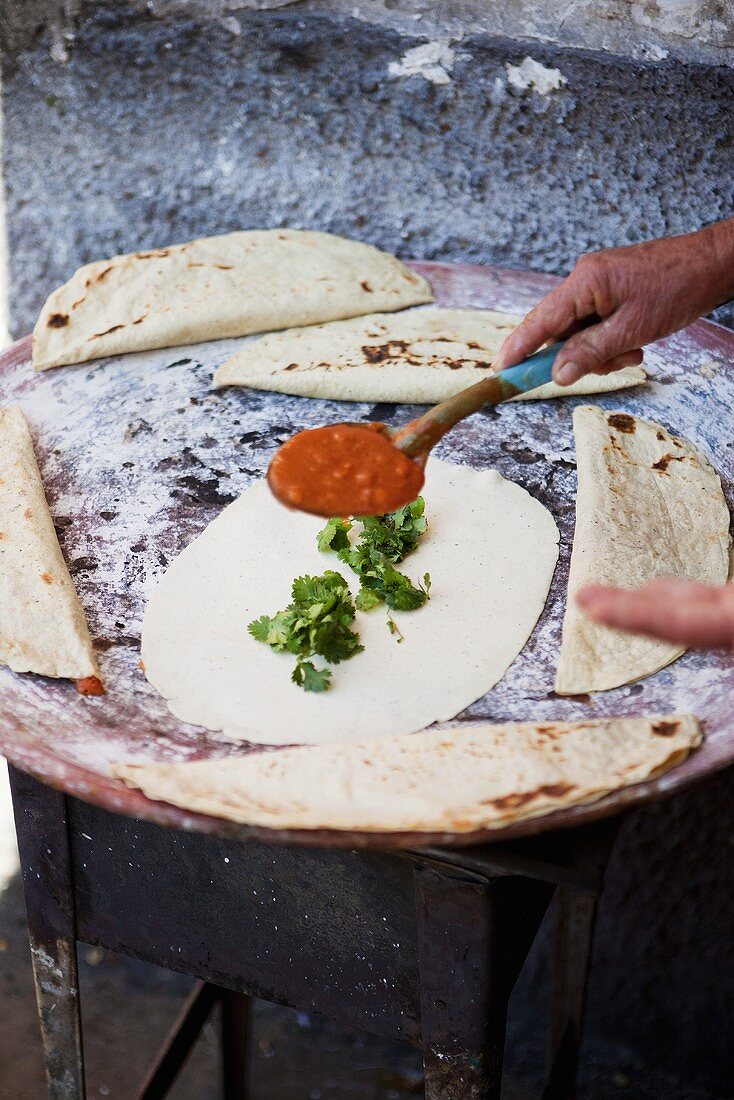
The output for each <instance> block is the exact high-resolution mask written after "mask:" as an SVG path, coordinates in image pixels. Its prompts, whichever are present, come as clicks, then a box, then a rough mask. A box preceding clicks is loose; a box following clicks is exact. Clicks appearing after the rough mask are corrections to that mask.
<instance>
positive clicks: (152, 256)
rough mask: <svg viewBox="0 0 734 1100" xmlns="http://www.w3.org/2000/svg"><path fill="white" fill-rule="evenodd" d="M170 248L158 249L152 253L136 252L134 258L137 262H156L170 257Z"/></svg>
mask: <svg viewBox="0 0 734 1100" xmlns="http://www.w3.org/2000/svg"><path fill="white" fill-rule="evenodd" d="M170 251H171V250H170V248H158V249H155V251H153V252H136V253H135V258H136V259H138V260H158V259H160V258H162V257H163V256H168V255H170Z"/></svg>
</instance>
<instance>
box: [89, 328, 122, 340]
mask: <svg viewBox="0 0 734 1100" xmlns="http://www.w3.org/2000/svg"><path fill="white" fill-rule="evenodd" d="M124 327H125V326H124V325H113V326H112V328H106V329H105V330H104V332H95V333H94V335H93V336H89V337H88V339H89V340H99V339H100V337H102V336H109V334H110V333H111V332H117V330H118V329H120V328H124Z"/></svg>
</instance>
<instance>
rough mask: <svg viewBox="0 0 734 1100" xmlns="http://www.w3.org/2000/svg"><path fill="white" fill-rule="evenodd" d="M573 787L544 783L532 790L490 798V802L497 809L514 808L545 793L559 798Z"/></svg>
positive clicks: (550, 796)
mask: <svg viewBox="0 0 734 1100" xmlns="http://www.w3.org/2000/svg"><path fill="white" fill-rule="evenodd" d="M573 789H574V788H573V786H572V785H571V784H570V783H546V784H544V785H543V786H542V787H538V788H537V790H534V791H524V792H523V793H522V794H521V793H520V792H518V793H517V794H506V795H504V796H503V797H502V798H492V799H490V804H491V805H492V806H494V807H496V809H498V810H515V809H517V808H518V807H519V806H525V805H527V803H528V802H534V801H535V799H536V798H540V797H541V795H547V796H548V797H549V798H560V797H561V795H564V794H568V793H569V791H572V790H573Z"/></svg>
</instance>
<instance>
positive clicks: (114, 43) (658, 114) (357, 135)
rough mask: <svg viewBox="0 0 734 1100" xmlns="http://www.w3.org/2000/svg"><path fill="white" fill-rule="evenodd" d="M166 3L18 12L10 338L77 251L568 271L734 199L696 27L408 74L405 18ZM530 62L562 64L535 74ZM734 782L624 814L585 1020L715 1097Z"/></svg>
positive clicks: (720, 94) (719, 212) (492, 49)
mask: <svg viewBox="0 0 734 1100" xmlns="http://www.w3.org/2000/svg"><path fill="white" fill-rule="evenodd" d="M171 6H173V7H174V8H175V9H177V10H175V11H174V12H173V13H172V14H169V15H161V17H160V18H156V17H154V16H153V15H151V14H150V12H146V11H144V10H142V5H136V4H126V3H118V4H112V3H110V4H103V3H100V4H89V5H81V11H80V13H79V17H78V20H77V22H76V23H75V25H74V26H75V38H74V41H73V43H72V42H70V41H69V40H67V39H64V38H63V35H62V37H61V38H59V37H58V35H59V34H60V33H61V32H60V31H59V27H60V26H61V24H58V26H57V30H56V38H55V39H54V38H53V36H51V35H50V34H49V33H48V32H46V31H43V30H41V31H40V32H39V33H35V32H36V26H35V24H34V26H33V27H29V25H28V24H27V23H26V24H25V25H24V27H23V28H21V29H22V30H23V34H20V32H19V31H18V26H19V24H18V22H17V20H16V21H15V22H14V23H12V25H11V20H10V14H12V13H11V8H13V7H15V8H16V15H17V5H12V4H7V3H6V4H5V7H4V8H3V3H2V0H0V14H2V12H3V11H5V15H6V19H5V24H4V31H5V52H4V57H3V62H4V111H5V118H4V123H5V165H4V168H5V183H6V190H7V200H8V230H9V243H10V265H11V279H12V282H11V287H12V326H13V328H14V331H15V333H16V334H21V333H23V332H25V331H27V330H28V329H29V328H30V327H31V326H32V323H33V321H34V319H35V315H36V313H37V310H38V308H39V306H40V304H41V302H42V301H43V299H44V297H45V295H46V293H47V292H48V291H49V290H50V289H51V288H52V287H53V286H54V285H56V284H57V283H59V282H60V281H62V280H64V279H65V278H66V277H67V276H68V275H69V274H70V273H71V271H72V270H73V269H74V268H75V267H76V266H77V265H78V264H80V263H82V262H85V261H87V260H91V259H95V258H98V257H100V256H103V255H107V254H109V253H111V252H117V251H127V250H129V249H133V248H136V247H139V246H140V247H148V246H152V245H156V244H165V243H169V242H171V241H181V240H186V239H187V238H189V237H191V236H194V235H198V234H204V233H214V232H221V231H226V230H228V229H234V228H243V227H248V226H275V225H281V224H288V225H292V226H300V227H309V228H319V229H327V230H332V231H335V232H338V233H344V234H346V235H349V236H354V237H358V238H362V239H365V240H369V241H372V242H373V243H375V244H378V245H380V246H382V247H385V248H388V249H391V250H394V251H396V252H398V253H399V254H401V255H404V256H409V257H415V258H440V259H453V260H471V261H478V262H488V263H500V264H504V265H508V266H514V267H519V268H538V269H543V270H548V271H555V272H564V271H567V270H568V269H569V268H570V266H571V265H572V263H573V261H574V258H575V257H576V256H577V255H579V254H580V253H583V252H585V251H588V250H589V249H593V248H599V247H603V246H606V245H612V244H620V243H625V242H629V241H635V240H639V239H642V238H645V237H651V236H655V235H660V234H664V233H671V232H679V231H685V230H689V229H694V228H696V227H698V226H701V225H703V224H705V223H707V222H710V221H712V220H714V219H717V218H720V217H723V216H726V215H730V214H732V213H734V151H733V146H734V110H733V108H734V70H733V69H732V68H731V67H729V57H728V55H727V52H726V50H725V49H723V48H722V47H721V46H720V44H717V43H716V42H714V43H713V44H711V43H708V42H707V41H705V39H706V35H705V34H703V33H702V45H705V46H706V47H707V49H708V50H709V53H708V54H707V62H709V63H707V64H706V65H703V64H700V63H699V62H698V60H697V59H696V58H697V57H698V54H697V52H696V51H695V50H691V49H689V50H688V52H686V49H684V48H683V47H682V46H681V45H680V41H678V40H676V42H675V43H673V46H671V45H670V42H668V47H669V48H668V47H666V49H668V56H667V57H665V58H664V59H663V60H661V61H659V62H653V61H650V60H644V57H643V56H642V54H644V52H645V51H642V52H641V51H640V50H636V51H635V50H634V49H633V48H632V47H631V46H625V48H624V49H623V48H622V46H620V45H619V43H618V44H617V47H615V51H614V52H610V51H609V50H608V49H607V50H606V51H604V52H599V53H596V54H593V53H584V52H582V51H580V50H577V49H570V48H560V47H559V46H547V45H546V46H542V45H540V44H539V42H538V41H536V40H533V38H532V36H528V35H527V34H526V35H525V37H524V39H523V40H522V41H518V40H512V39H509V38H504V39H499V38H496V37H494V36H490V35H489V34H487V33H484V32H481V31H475V32H472V33H470V34H466V35H464V36H462V37H461V38H460V39H459V40H457V39H454V40H453V41H451V40H450V34H449V33H448V32H446V33H445V35H444V37H443V38H442V39H441V42H440V45H439V46H438V47H435V60H434V63H433V68H429V71H428V72H427V73H426V74H425V75H421V74H420V73H418V74H416V75H400V74H401V73H405V72H406V71H408V70H409V69H410V67H411V60H412V61H413V63H415V55H413V56H412V58H411V55H409V56H408V57H407V58H406V54H408V51H409V50H411V48H413V47H415V46H417V45H420V44H421V41H422V39H421V38H417V37H416V38H411V37H409V36H406V34H405V33H404V32H405V29H406V26H408V24H407V23H406V21H405V17H404V13H403V16H401V19H400V20H399V21H398V22H399V24H400V25H399V26H398V24H397V22H396V26H395V27H391V26H388V25H382V24H374V25H371V24H368V23H366V22H365V21H363V20H355V19H352V18H350V17H348V16H347V15H345V14H343V13H342V12H341V11H339V10H323V9H324V8H325V7H329V5H320V6H319V5H316V6H317V7H320V8H321V9H322V10H311V7H313V5H306V6H301V5H299V6H296V7H287V8H284V9H282V10H278V11H267V12H255V11H239V10H238V11H237V12H236V14H233V9H236V8H239V7H240V5H236V4H234V5H221V4H220V5H212V6H213V7H214V8H216V9H217V11H216V13H215V14H216V17H215V18H207V17H206V16H205V15H201V14H200V12H199V13H197V12H196V11H194V8H195V5H168V7H171ZM449 6H450V5H449ZM165 7H166V5H164V4H161V3H159V4H158V5H157V10H158V11H159V12H162V11H163V9H164V8H165ZM182 7H183V8H184V9H185V10H184V11H183V12H182V11H181V10H180V9H181V8H182ZM199 7H200V8H201V5H199ZM331 7H333V8H339V7H340V5H331ZM381 7H382V5H381ZM385 7H387V5H385ZM704 7H705V5H704ZM724 7H727V6H726V5H725V6H724ZM154 8H156V5H154ZM699 8H701V6H700V5H699ZM192 13H193V14H192ZM40 22H42V20H40ZM384 22H385V21H384V20H383V23H384ZM419 23H420V21H415V25H416V28H418V26H419ZM628 29H629V28H628ZM11 30H12V32H13V35H14V36H15V37H13V35H11V34H10V31H11ZM439 30H440V28H439ZM526 30H527V28H526ZM436 33H438V32H436ZM556 37H558V36H556ZM59 43H61V45H59ZM602 44H603V43H602ZM623 45H624V44H623ZM52 46H53V47H54V48H55V50H56V54H57V56H60V55H61V54H62V53H63V51H64V49H65V48H68V60H67V61H66V62H64V63H59V62H57V61H52V60H50V58H49V49H50V48H51V47H52ZM673 47H675V48H673ZM709 47H710V49H709ZM662 48H663V47H660V49H662ZM711 51H713V54H712V52H711ZM649 52H650V50H649V48H647V53H648V54H649ZM699 52H700V51H699ZM625 53H626V54H627V56H621V55H622V54H625ZM658 54H659V51H658ZM714 54H715V56H716V58H717V59H719V60H720V61H721V62H722V63H721V64H711V63H710V61H711V57H712V56H713V55H714ZM528 55H530V56H531V57H532V58H533V59H534V60H535V61H536V62H538V63H539V64H540V65H542V66H543V67H544V69H546V70H548V69H550V70H557V75H556V74H554V73H553V72H551V73H550V75H549V74H548V73H547V72H545V73H543V71H542V70H538V69H537V68H536V69H535V70H533V72H534V73H535V75H536V76H537V79H538V81H539V82H540V83H539V84H536V85H535V86H534V85H533V84H532V82H529V77H527V76H524V75H523V73H525V72H526V71H527V70H521V72H520V74H519V75H518V74H517V72H516V71H515V68H513V67H517V66H519V65H520V63H521V62H522V61H523V59H524V58H525V57H526V56H528ZM654 56H657V55H654ZM543 82H545V83H546V84H548V83H550V84H551V85H553V84H555V85H557V87H555V88H551V89H550V90H546V89H544V88H543ZM523 85H524V86H523ZM541 92H543V94H541ZM724 316H726V314H724ZM733 791H734V779H733V778H732V775H731V774H730V775H726V776H722V777H720V778H718V779H716V780H715V781H713V782H712V783H710V784H708V785H707V786H705V787H701V788H699V789H697V790H693V791H691V792H689V793H687V794H684V795H683V796H681V797H680V798H678V799H676V800H675V801H673V802H671V803H667V804H665V805H661V806H659V807H657V808H654V809H651V810H648V811H645V812H643V813H639V814H636V815H634V816H632V817H630V818H629V819H628V821H627V822H626V824H625V826H624V828H623V834H622V837H621V841H620V844H619V847H618V850H617V854H616V856H615V859H614V862H613V866H612V868H611V872H610V879H609V885H608V889H607V892H606V896H605V903H604V908H603V912H602V917H601V922H600V929H599V937H598V942H597V948H596V956H595V970H594V979H593V987H592V1005H593V1007H592V1012H591V1020H590V1031H589V1043H590V1046H591V1047H593V1048H594V1049H596V1050H602V1051H603V1049H604V1048H605V1045H610V1044H627V1045H629V1046H631V1047H632V1048H633V1049H634V1050H635V1052H636V1053H637V1054H638V1055H639V1056H640V1057H642V1058H645V1059H646V1060H648V1061H650V1062H657V1063H661V1064H663V1063H664V1064H665V1065H667V1066H668V1067H669V1068H673V1069H676V1070H678V1071H679V1072H680V1073H681V1074H685V1075H686V1076H687V1077H688V1078H690V1079H691V1080H698V1081H700V1082H702V1083H706V1084H708V1085H709V1086H710V1087H712V1088H718V1089H719V1090H721V1091H722V1092H726V1091H727V1090H728V1089H730V1087H731V1081H730V1051H731V1049H732V1048H733V1044H732V1034H731V1031H730V1020H731V1016H730V1013H728V1012H727V1005H726V1004H725V994H726V993H727V984H728V983H727V982H726V980H725V978H726V976H727V974H728V976H729V977H730V976H731V973H732V964H733V962H734V958H733V956H734V948H733V947H732V936H731V932H732V904H731V900H730V891H731V872H732V847H731V841H730V837H731V835H732V826H734V810H732V793H733ZM543 970H544V968H543V959H542V951H540V952H539V953H538V957H537V960H536V965H535V967H534V968H531V971H530V973H529V975H528V976H527V978H526V981H525V984H524V986H523V988H522V989H521V990H520V993H519V1002H520V1003H521V1004H522V1005H523V1006H524V1012H523V1014H522V1018H521V1022H520V1024H519V1025H518V1028H517V1030H516V1033H515V1040H516V1042H517V1043H518V1044H523V1043H524V1044H526V1046H527V1050H528V1052H529V1053H528V1057H532V1056H534V1055H533V1051H535V1052H536V1053H537V1044H538V1041H537V1035H536V1019H537V1012H536V1008H535V1002H536V1000H537V997H536V987H537V983H541V982H542V980H543V979H542V975H543Z"/></svg>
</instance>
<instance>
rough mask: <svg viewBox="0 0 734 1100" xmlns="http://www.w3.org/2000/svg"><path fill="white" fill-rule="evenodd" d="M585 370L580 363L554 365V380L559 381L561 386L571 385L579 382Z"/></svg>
mask: <svg viewBox="0 0 734 1100" xmlns="http://www.w3.org/2000/svg"><path fill="white" fill-rule="evenodd" d="M583 376H584V370H583V367H580V366H579V364H578V363H572V362H569V363H561V364H560V366H556V365H555V364H554V366H553V381H554V382H557V383H558V385H559V386H571V385H573V383H574V382H578V380H579V378H583Z"/></svg>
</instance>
